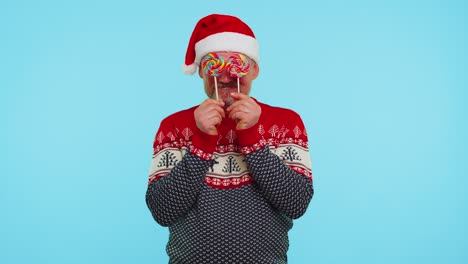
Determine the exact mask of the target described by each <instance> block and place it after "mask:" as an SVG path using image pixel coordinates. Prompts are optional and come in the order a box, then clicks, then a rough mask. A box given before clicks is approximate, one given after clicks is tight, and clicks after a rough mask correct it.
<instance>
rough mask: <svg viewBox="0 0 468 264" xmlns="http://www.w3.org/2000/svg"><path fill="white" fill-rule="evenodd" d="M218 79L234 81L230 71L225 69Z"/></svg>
mask: <svg viewBox="0 0 468 264" xmlns="http://www.w3.org/2000/svg"><path fill="white" fill-rule="evenodd" d="M218 79H219V81H220V82H222V83H230V82H231V81H232V77H231V75H230V74H229V72H228V71H226V70H225V71H223V72H222V73H221V74H220V75H219V76H218Z"/></svg>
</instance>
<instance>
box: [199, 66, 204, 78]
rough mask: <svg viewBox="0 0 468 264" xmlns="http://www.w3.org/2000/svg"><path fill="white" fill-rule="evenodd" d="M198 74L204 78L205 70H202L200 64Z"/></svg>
mask: <svg viewBox="0 0 468 264" xmlns="http://www.w3.org/2000/svg"><path fill="white" fill-rule="evenodd" d="M198 76H200V78H202V79H203V72H202V70H201V67H200V66H198Z"/></svg>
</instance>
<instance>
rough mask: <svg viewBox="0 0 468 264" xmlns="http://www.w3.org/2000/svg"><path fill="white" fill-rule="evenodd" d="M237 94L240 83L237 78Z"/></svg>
mask: <svg viewBox="0 0 468 264" xmlns="http://www.w3.org/2000/svg"><path fill="white" fill-rule="evenodd" d="M237 92H238V93H240V81H239V78H237Z"/></svg>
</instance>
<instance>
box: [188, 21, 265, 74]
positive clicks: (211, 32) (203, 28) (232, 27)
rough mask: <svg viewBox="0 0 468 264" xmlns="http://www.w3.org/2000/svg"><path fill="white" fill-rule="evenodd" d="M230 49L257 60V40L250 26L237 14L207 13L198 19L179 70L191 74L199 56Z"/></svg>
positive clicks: (195, 68) (195, 69)
mask: <svg viewBox="0 0 468 264" xmlns="http://www.w3.org/2000/svg"><path fill="white" fill-rule="evenodd" d="M216 51H232V52H240V53H243V54H245V55H247V56H249V57H250V58H251V59H252V60H254V61H255V62H257V63H258V59H259V56H258V42H257V39H256V38H255V35H254V33H253V31H252V29H250V27H249V26H248V25H247V24H245V23H244V22H243V21H242V20H240V19H239V18H237V17H234V16H230V15H220V14H211V15H208V16H206V17H203V18H202V19H200V20H199V21H198V23H197V24H196V25H195V28H194V29H193V32H192V36H191V37H190V41H189V44H188V47H187V53H186V54H185V64H184V65H183V66H182V70H183V71H184V73H185V74H194V73H195V72H196V71H197V66H198V64H199V63H200V60H201V58H202V57H203V56H205V55H206V54H208V53H210V52H216Z"/></svg>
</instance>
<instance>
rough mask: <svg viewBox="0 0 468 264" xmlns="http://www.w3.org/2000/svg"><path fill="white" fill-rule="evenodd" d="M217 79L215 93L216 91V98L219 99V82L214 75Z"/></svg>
mask: <svg viewBox="0 0 468 264" xmlns="http://www.w3.org/2000/svg"><path fill="white" fill-rule="evenodd" d="M214 79H215V93H216V100H218V99H219V96H218V82H217V81H216V76H215V77H214Z"/></svg>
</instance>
